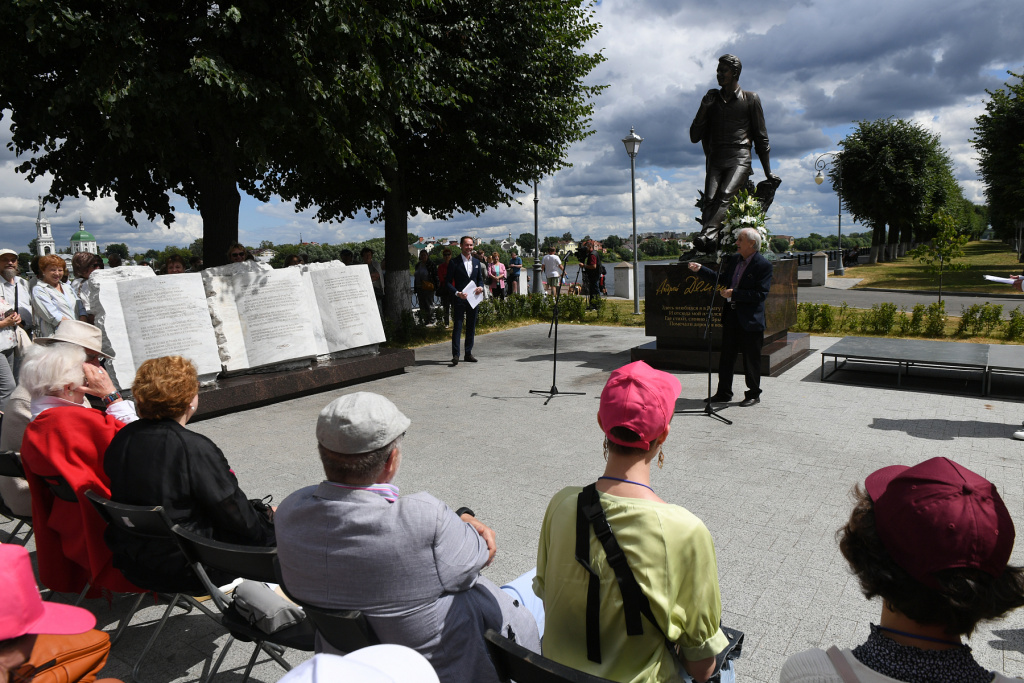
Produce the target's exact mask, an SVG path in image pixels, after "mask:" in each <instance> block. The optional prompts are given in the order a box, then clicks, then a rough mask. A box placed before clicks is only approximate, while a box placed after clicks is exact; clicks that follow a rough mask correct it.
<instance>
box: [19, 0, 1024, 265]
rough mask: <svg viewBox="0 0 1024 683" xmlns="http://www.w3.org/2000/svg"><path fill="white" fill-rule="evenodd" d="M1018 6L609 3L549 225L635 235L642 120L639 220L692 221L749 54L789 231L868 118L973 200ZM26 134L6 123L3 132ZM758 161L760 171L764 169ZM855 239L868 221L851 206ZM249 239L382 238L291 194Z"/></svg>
mask: <svg viewBox="0 0 1024 683" xmlns="http://www.w3.org/2000/svg"><path fill="white" fill-rule="evenodd" d="M1019 10H1020V4H1019V1H1014V0H989V1H987V2H986V1H981V2H973V3H967V2H964V1H963V0H955V1H951V0H899V1H898V2H893V1H892V0H844V1H843V2H836V1H835V0H831V1H825V0H802V1H800V0H758V1H756V2H754V1H749V0H739V1H735V0H734V1H733V2H729V3H721V2H707V0H704V1H703V2H698V1H696V0H603V1H602V2H600V3H599V4H598V5H597V6H596V16H597V21H598V22H600V23H601V24H602V26H603V28H602V29H601V31H600V33H599V34H598V35H597V37H596V38H595V39H594V41H593V44H592V48H593V49H599V50H602V51H603V53H604V55H605V57H607V61H606V62H604V63H603V64H602V65H600V66H599V67H598V68H597V69H596V70H595V72H594V73H593V74H592V75H591V79H590V80H591V81H592V82H593V83H602V84H607V85H608V86H609V87H608V88H607V90H606V91H605V92H604V93H603V94H602V95H601V96H600V97H599V98H598V99H597V100H596V102H595V114H594V117H593V128H594V134H593V135H592V136H590V137H589V138H588V139H587V140H585V141H584V142H582V143H580V144H578V145H576V146H575V147H574V148H573V149H572V151H571V153H570V158H569V160H570V161H571V162H572V164H573V167H572V168H570V169H566V170H564V171H562V172H560V173H558V174H556V175H555V176H553V177H546V178H544V179H542V181H541V183H540V187H539V191H540V204H539V206H540V232H541V235H542V236H543V235H547V234H558V235H561V234H562V233H564V232H566V231H570V232H572V234H573V235H574V236H575V237H577V238H579V237H582V236H584V235H586V234H589V235H591V236H593V237H598V238H600V237H605V236H607V235H609V234H618V235H620V236H625V235H627V234H629V233H630V231H631V229H632V228H631V225H632V224H631V214H630V180H629V157H628V156H627V155H626V153H625V150H624V147H623V145H622V143H621V139H622V138H623V137H624V136H625V135H626V134H628V133H629V129H630V126H634V127H635V128H636V132H637V133H638V134H639V135H641V136H642V137H643V138H644V142H643V144H642V145H641V147H640V154H639V156H638V157H637V179H636V182H637V188H636V191H637V224H638V230H639V231H641V232H644V231H648V230H658V231H661V230H686V231H691V230H693V229H694V228H695V227H696V226H697V224H696V223H695V222H694V220H693V216H694V215H696V209H694V208H693V203H694V201H695V200H696V198H697V191H698V189H703V166H704V158H703V154H702V152H701V149H700V145H694V144H691V143H690V141H689V135H688V128H689V124H690V121H691V120H692V119H693V116H694V114H695V113H696V111H697V107H698V104H699V102H700V98H701V96H702V95H703V94H704V93H705V92H706V91H707V90H708V88H711V87H714V86H715V66H716V63H717V57H718V56H719V55H721V54H722V53H726V52H729V53H733V54H735V55H737V56H738V57H739V58H740V59H741V60H742V61H743V73H742V76H741V78H740V85H741V86H742V87H743V88H744V89H747V90H753V91H756V92H758V93H759V94H760V96H761V101H762V103H763V105H764V112H765V119H766V122H767V126H768V134H769V137H770V139H771V147H772V152H771V162H772V170H773V171H774V172H775V173H777V174H779V175H780V176H781V177H782V179H783V185H782V187H781V188H780V189H779V193H778V195H777V196H776V201H775V204H774V205H773V207H772V209H771V211H770V213H769V216H770V218H771V222H770V224H769V227H770V228H771V229H772V231H773V232H776V233H780V234H790V235H796V236H800V235H807V234H809V233H811V232H819V233H822V234H825V233H831V232H834V231H835V228H836V211H837V206H838V204H837V199H836V196H835V194H834V192H833V191H832V188H831V186H830V185H829V183H828V182H827V181H826V182H825V183H824V184H823V185H822V186H820V187H819V186H817V185H815V184H814V182H813V176H814V170H813V163H814V159H815V157H816V156H817V155H818V154H820V153H822V152H826V151H830V150H837V149H838V147H837V145H836V143H837V142H838V141H839V140H841V139H842V138H843V137H844V136H845V135H846V134H847V133H848V132H849V131H850V129H851V127H852V122H854V121H858V120H862V119H876V118H881V117H887V116H895V117H899V118H905V119H912V120H914V121H916V122H918V123H920V124H922V125H924V126H926V127H928V128H930V129H931V130H933V131H934V132H936V133H938V134H939V135H941V138H942V142H943V145H944V146H945V147H946V149H947V150H948V151H949V152H950V154H951V156H952V158H953V160H954V163H955V174H956V176H957V178H958V180H959V181H960V183H961V185H962V186H963V187H964V190H965V194H966V195H967V197H968V198H970V199H972V200H973V201H976V202H979V203H981V202H983V201H984V196H983V192H984V188H983V186H982V185H981V183H980V182H979V180H978V178H977V173H976V171H977V162H976V160H975V152H974V150H973V148H972V147H971V145H970V142H969V139H970V137H971V126H972V125H974V118H975V117H976V116H977V115H978V114H979V113H981V112H982V111H983V101H984V100H985V98H986V95H985V90H986V89H995V88H999V87H1001V86H1002V84H1003V83H1004V82H1006V80H1007V79H1008V78H1010V77H1009V76H1008V74H1007V73H1006V72H1007V70H1013V71H1015V72H1017V73H1020V72H1021V71H1022V70H1024V21H1021V17H1020V11H1019ZM9 139H10V132H9V129H8V128H7V125H6V119H5V121H4V122H3V123H0V142H3V143H6V142H7V141H9ZM15 165H16V161H15V159H13V158H12V154H11V153H10V152H9V151H7V150H6V149H2V150H0V246H4V247H6V246H13V247H14V248H16V249H18V250H19V251H22V250H24V249H25V245H27V243H28V242H29V240H31V239H32V238H33V237H34V236H35V226H34V221H35V217H36V205H37V204H36V196H37V195H39V194H44V193H45V190H46V189H47V185H46V184H45V182H44V181H42V180H40V181H37V182H36V183H35V184H34V185H33V184H29V183H27V182H25V180H24V178H23V177H22V176H20V175H18V174H16V173H15V172H14V166H15ZM763 177H764V174H763V172H762V170H761V168H760V165H759V164H758V163H756V162H755V165H754V180H755V182H756V181H758V180H761V179H763ZM520 199H521V200H522V203H521V204H513V205H512V206H511V207H500V208H498V209H495V210H491V211H488V212H487V213H485V214H483V215H482V216H479V217H476V216H471V215H469V216H456V217H455V218H454V219H452V220H449V221H431V220H430V219H429V218H424V217H422V216H417V217H416V218H413V219H410V230H412V231H413V232H415V233H417V234H420V235H428V236H437V237H445V236H452V237H454V236H458V235H461V234H465V233H469V234H475V235H478V236H481V237H484V238H490V237H501V236H505V235H507V234H508V233H509V232H511V233H512V235H513V237H517V236H518V235H519V234H520V233H523V232H531V233H532V232H533V200H532V194H531V195H529V196H523V197H521V198H520ZM172 203H173V204H174V205H175V206H177V207H179V208H183V207H184V210H181V211H179V212H178V213H177V221H176V222H175V223H174V225H173V226H172V227H171V228H170V229H167V228H166V227H164V226H163V225H162V224H147V223H145V222H142V221H140V227H139V228H138V229H135V228H132V227H130V226H129V225H127V224H126V223H125V222H124V221H123V220H122V219H121V218H120V217H119V216H118V214H117V213H116V212H115V210H114V202H113V200H112V199H106V200H100V201H95V202H89V201H86V200H75V199H72V200H68V201H66V202H65V203H64V204H63V205H62V206H61V208H60V210H59V211H58V212H57V213H56V214H54V213H53V211H52V209H50V218H51V220H52V222H53V226H54V234H55V236H56V238H57V243H58V246H66V245H67V240H68V238H69V237H70V235H71V233H72V232H74V230H76V229H77V223H78V220H79V216H81V218H82V220H83V221H84V222H85V226H86V228H87V229H88V230H89V231H90V232H92V233H93V234H94V235H96V238H97V240H98V241H99V243H100V245H101V247H102V245H104V244H107V243H110V242H127V243H128V245H129V247H130V248H131V249H132V250H133V251H145V250H146V249H149V248H154V247H155V248H162V247H163V246H164V245H167V244H175V245H182V246H185V245H187V244H188V243H189V242H191V241H192V240H193V239H194V238H195V237H199V236H201V235H202V221H201V219H200V217H199V215H198V213H197V212H192V211H190V210H188V209H187V203H186V202H185V201H183V200H180V199H178V200H177V201H174V202H172ZM843 225H844V232H845V231H848V230H854V231H860V230H862V229H863V228H862V227H861V226H857V225H854V224H852V223H851V222H850V218H849V216H848V215H845V214H844V216H843ZM240 229H241V237H242V241H243V242H245V243H246V244H251V245H255V244H258V243H259V242H260V240H264V239H268V240H271V241H272V242H275V243H285V242H297V241H298V240H299V237H300V235H301V237H302V239H304V240H306V241H317V242H329V243H337V242H348V241H358V240H362V239H366V238H369V237H375V236H381V235H382V234H383V226H382V225H379V224H370V223H369V222H368V221H366V220H365V219H363V220H354V221H346V222H344V223H340V224H337V223H335V224H318V223H317V222H315V221H314V220H313V218H312V215H311V212H306V213H302V214H296V213H295V212H294V210H293V209H292V207H291V206H290V205H289V204H287V203H284V202H274V203H271V204H261V203H259V202H257V201H255V200H253V199H251V198H249V197H243V199H242V208H241V216H240Z"/></svg>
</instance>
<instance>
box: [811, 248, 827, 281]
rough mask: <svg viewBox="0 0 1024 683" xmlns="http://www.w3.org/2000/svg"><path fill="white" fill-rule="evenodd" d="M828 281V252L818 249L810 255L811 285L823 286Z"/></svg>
mask: <svg viewBox="0 0 1024 683" xmlns="http://www.w3.org/2000/svg"><path fill="white" fill-rule="evenodd" d="M826 282H828V254H826V253H825V252H823V251H819V252H818V253H817V254H815V255H814V256H812V257H811V287H824V286H825V283H826Z"/></svg>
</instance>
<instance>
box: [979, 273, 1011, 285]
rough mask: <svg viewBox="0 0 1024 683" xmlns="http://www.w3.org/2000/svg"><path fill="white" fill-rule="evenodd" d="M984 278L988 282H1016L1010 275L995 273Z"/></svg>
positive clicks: (1007, 283) (1006, 283)
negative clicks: (1001, 275)
mask: <svg viewBox="0 0 1024 683" xmlns="http://www.w3.org/2000/svg"><path fill="white" fill-rule="evenodd" d="M985 279H986V280H988V281H989V282H999V283H1002V284H1004V285H1012V284H1013V283H1014V282H1016V280H1014V279H1013V278H1012V277H996V276H995V275H986V276H985Z"/></svg>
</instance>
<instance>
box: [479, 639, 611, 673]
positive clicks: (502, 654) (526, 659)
mask: <svg viewBox="0 0 1024 683" xmlns="http://www.w3.org/2000/svg"><path fill="white" fill-rule="evenodd" d="M484 639H485V640H486V642H487V651H488V652H489V653H490V655H491V661H492V662H494V668H495V670H497V672H498V679H499V680H500V681H502V683H509V682H510V681H512V680H516V681H520V682H521V683H522V682H523V681H529V683H612V681H609V680H608V679H607V678H601V677H600V676H594V675H592V674H588V673H585V672H583V671H579V670H577V669H572V668H570V667H568V666H565V665H564V664H559V663H558V662H553V661H551V660H550V659H547V658H545V657H543V656H541V655H539V654H537V653H536V652H533V651H531V650H527V649H526V648H525V647H523V646H522V645H519V644H518V643H514V642H512V641H511V640H509V639H508V638H506V637H504V636H502V635H501V634H500V633H498V632H497V631H495V630H494V629H492V628H489V629H487V633H485V634H484Z"/></svg>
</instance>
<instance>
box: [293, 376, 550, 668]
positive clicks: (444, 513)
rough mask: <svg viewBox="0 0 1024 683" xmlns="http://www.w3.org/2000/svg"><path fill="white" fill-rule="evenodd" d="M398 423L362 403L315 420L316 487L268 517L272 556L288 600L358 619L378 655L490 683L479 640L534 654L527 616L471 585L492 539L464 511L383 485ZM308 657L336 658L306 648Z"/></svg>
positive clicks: (481, 582) (397, 454) (384, 402)
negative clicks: (495, 633) (501, 640)
mask: <svg viewBox="0 0 1024 683" xmlns="http://www.w3.org/2000/svg"><path fill="white" fill-rule="evenodd" d="M409 424H410V421H409V418H407V417H406V416H405V415H403V414H402V412H401V411H399V410H398V408H397V407H396V406H395V404H394V403H392V402H391V401H389V400H388V399H386V398H384V397H383V396H379V395H377V394H372V393H369V392H358V393H354V394H349V395H347V396H342V397H341V398H338V399H335V400H334V401H332V402H331V403H329V404H328V405H327V407H325V408H324V409H323V410H322V411H320V417H319V419H318V420H317V425H316V438H317V442H318V450H319V452H320V462H321V463H322V465H323V468H324V473H325V474H326V475H327V479H326V480H325V481H323V482H321V483H320V484H319V485H317V486H309V487H306V488H303V489H299V490H298V491H296V492H294V493H292V494H291V495H290V496H288V497H287V498H285V500H284V501H283V502H282V503H281V505H280V506H279V507H278V509H277V513H276V515H275V526H276V528H277V540H278V543H277V552H278V558H279V559H280V562H281V574H282V579H283V581H284V585H285V586H287V588H288V591H289V593H291V594H292V595H294V596H295V597H296V598H297V599H298V600H300V601H302V602H306V603H309V604H311V605H315V606H317V607H323V608H327V609H345V610H360V611H362V612H363V613H364V614H365V615H366V617H367V619H368V621H369V622H370V625H371V626H372V627H373V630H374V632H375V633H376V635H377V637H378V638H379V639H380V640H381V642H383V643H395V644H398V645H405V646H407V647H411V648H413V649H414V650H417V651H418V652H419V653H420V654H422V655H423V656H424V657H426V658H427V659H428V660H429V661H430V663H431V665H433V667H434V670H435V671H436V672H437V675H438V678H439V679H440V680H441V681H442V683H456V682H462V681H465V682H466V683H470V682H474V683H475V682H477V681H488V682H490V681H493V682H495V683H496V682H497V680H498V676H497V673H496V672H495V670H494V666H493V664H491V660H490V658H489V657H488V655H487V649H486V646H485V643H484V638H483V634H484V632H485V631H486V630H487V629H488V628H494V629H496V630H499V631H500V632H501V633H502V635H505V636H506V637H509V638H513V639H515V640H516V641H517V642H518V643H519V644H520V645H523V646H524V647H527V648H529V649H531V650H533V651H535V652H540V636H539V634H538V630H537V624H536V622H535V620H534V618H533V615H532V614H531V613H530V612H529V611H528V609H527V608H526V607H525V606H523V605H522V604H521V603H520V602H519V601H516V600H514V599H513V597H512V596H511V595H510V594H509V593H506V592H505V591H503V590H501V589H500V588H498V587H497V586H496V585H495V584H494V583H492V582H491V581H488V580H487V579H485V578H483V577H482V576H481V575H480V570H481V569H483V568H484V567H486V566H487V565H489V564H490V563H491V561H492V560H493V559H494V554H495V552H496V545H495V536H494V532H493V531H492V530H491V529H490V528H488V527H487V526H486V525H484V524H483V523H481V522H479V521H478V520H477V519H476V518H475V516H474V515H473V511H472V510H470V509H469V508H460V509H458V510H456V511H454V512H453V511H452V510H451V508H449V507H448V506H447V505H445V504H444V503H443V502H441V501H440V500H438V499H436V498H434V497H433V496H431V495H430V494H429V493H426V492H420V493H414V494H412V495H408V496H401V497H399V493H398V487H397V486H395V484H394V483H393V481H394V479H395V476H396V474H397V473H398V469H399V465H400V464H401V461H402V437H403V436H404V435H405V432H406V430H407V429H408V428H409ZM317 651H318V652H333V653H335V654H338V653H337V652H335V651H334V650H333V649H332V648H331V647H330V646H329V645H328V644H327V643H325V642H323V641H322V640H321V639H320V637H319V636H317Z"/></svg>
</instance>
